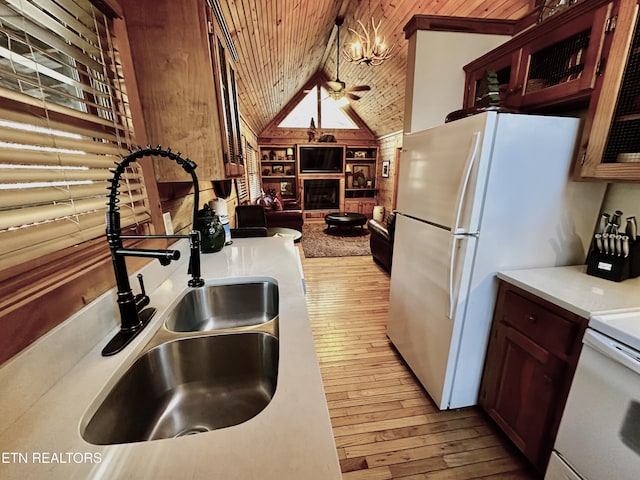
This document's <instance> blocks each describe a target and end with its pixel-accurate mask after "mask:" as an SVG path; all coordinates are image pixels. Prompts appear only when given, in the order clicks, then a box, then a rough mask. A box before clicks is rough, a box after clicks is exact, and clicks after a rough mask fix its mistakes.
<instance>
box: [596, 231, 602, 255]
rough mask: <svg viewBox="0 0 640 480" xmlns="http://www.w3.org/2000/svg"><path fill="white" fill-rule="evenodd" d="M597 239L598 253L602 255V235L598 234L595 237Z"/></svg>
mask: <svg viewBox="0 0 640 480" xmlns="http://www.w3.org/2000/svg"><path fill="white" fill-rule="evenodd" d="M595 237H596V247H597V248H598V251H599V252H600V253H602V252H603V248H602V234H601V233H596V235H595Z"/></svg>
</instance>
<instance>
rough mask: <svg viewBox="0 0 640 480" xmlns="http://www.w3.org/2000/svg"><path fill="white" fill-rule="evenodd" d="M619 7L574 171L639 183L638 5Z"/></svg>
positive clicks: (625, 1)
mask: <svg viewBox="0 0 640 480" xmlns="http://www.w3.org/2000/svg"><path fill="white" fill-rule="evenodd" d="M616 7H617V8H616V12H615V14H616V16H615V17H614V18H615V30H614V32H613V38H612V41H611V49H610V52H609V58H608V59H607V65H606V69H605V71H604V74H603V76H602V77H600V78H599V79H598V83H597V84H596V91H595V92H594V95H593V97H592V99H591V102H590V104H589V111H588V114H587V118H586V122H585V127H584V130H583V136H582V141H581V144H580V150H579V155H578V160H579V161H578V162H577V165H576V172H575V173H576V175H577V176H580V177H582V178H587V179H588V178H596V179H604V180H623V181H640V31H639V28H638V2H635V1H628V0H621V1H620V2H619V3H617V4H616Z"/></svg>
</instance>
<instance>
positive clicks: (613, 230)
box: [609, 223, 618, 235]
mask: <svg viewBox="0 0 640 480" xmlns="http://www.w3.org/2000/svg"><path fill="white" fill-rule="evenodd" d="M610 225H611V228H610V229H609V235H617V234H618V225H616V224H615V223H611V224H610Z"/></svg>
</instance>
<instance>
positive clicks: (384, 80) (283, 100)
mask: <svg viewBox="0 0 640 480" xmlns="http://www.w3.org/2000/svg"><path fill="white" fill-rule="evenodd" d="M533 4H534V1H532V0H221V1H220V7H221V10H222V14H223V16H224V18H225V20H226V23H227V25H228V28H229V30H230V33H231V38H232V40H233V42H234V44H235V47H236V50H237V52H238V57H239V60H238V62H237V65H236V70H237V82H238V96H239V102H240V111H241V113H242V116H243V117H244V119H245V120H246V121H247V123H248V124H249V125H250V126H251V127H252V128H253V129H254V130H255V132H256V133H257V134H259V133H260V132H261V131H262V130H263V129H264V128H265V127H266V126H267V125H268V124H269V122H270V121H271V120H272V119H273V118H274V117H275V116H276V115H277V114H278V112H280V110H282V109H283V108H284V107H285V106H286V105H287V104H288V103H289V101H290V100H291V99H292V98H293V97H294V95H296V93H298V92H299V91H300V90H301V89H302V88H304V86H305V83H307V81H308V80H309V79H310V78H312V77H313V76H314V74H316V73H317V72H322V73H323V74H324V75H325V76H326V78H327V79H329V80H333V79H335V77H336V44H335V39H336V27H335V19H336V17H338V16H341V17H344V25H343V26H342V27H341V28H340V44H341V47H342V45H344V44H345V43H346V42H347V41H349V33H348V28H355V27H356V26H357V21H358V20H361V21H362V22H363V23H365V22H370V21H371V17H372V16H373V17H374V18H375V19H376V21H379V20H382V25H381V29H380V34H381V35H383V36H384V37H386V40H387V43H388V44H393V43H395V44H396V46H395V50H394V52H395V53H394V55H393V57H392V58H391V59H389V60H387V61H385V62H384V63H383V64H382V65H379V66H375V67H370V66H366V65H356V64H352V63H348V62H347V61H346V60H345V59H344V58H343V57H342V56H341V58H340V79H341V80H342V81H344V82H346V83H347V86H349V85H362V84H366V85H370V86H371V91H369V92H362V98H361V99H360V100H358V101H356V102H351V105H352V107H353V108H354V110H355V111H356V113H357V114H358V115H359V116H360V117H361V118H362V119H363V120H364V122H365V123H366V124H367V125H368V126H369V128H370V129H371V130H372V131H373V132H374V133H375V134H376V136H382V135H385V134H388V133H391V132H396V131H398V130H402V125H403V111H404V88H405V85H404V84H405V73H406V67H407V51H408V48H407V47H408V41H407V40H406V39H405V36H404V32H403V28H404V26H405V25H406V24H407V23H408V22H409V20H410V19H411V18H412V17H413V16H414V15H416V14H422V15H445V16H458V17H477V18H500V19H518V18H520V17H522V16H524V15H525V14H526V13H527V12H528V11H529V10H530V9H531V8H532V6H533ZM461 94H462V92H461Z"/></svg>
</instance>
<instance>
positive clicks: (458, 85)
mask: <svg viewBox="0 0 640 480" xmlns="http://www.w3.org/2000/svg"><path fill="white" fill-rule="evenodd" d="M510 38H511V37H509V36H508V35H485V34H477V33H460V32H435V31H429V30H418V31H416V33H415V34H413V35H412V36H411V37H410V38H409V54H408V58H407V80H406V82H407V83H406V85H405V113H404V131H405V132H415V131H418V130H424V129H425V128H431V127H434V126H436V125H441V124H443V123H444V119H445V117H446V116H447V114H449V113H451V112H452V111H454V110H459V109H460V108H462V101H463V98H464V84H465V75H464V70H463V69H462V67H464V66H465V65H466V64H467V63H469V62H471V61H472V60H475V59H476V58H478V57H480V56H482V55H484V54H485V53H487V52H488V51H490V50H493V49H494V48H496V47H497V46H498V45H501V44H502V43H504V42H506V41H507V40H509V39H510Z"/></svg>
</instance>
